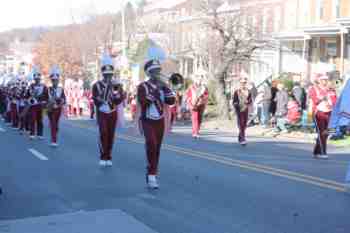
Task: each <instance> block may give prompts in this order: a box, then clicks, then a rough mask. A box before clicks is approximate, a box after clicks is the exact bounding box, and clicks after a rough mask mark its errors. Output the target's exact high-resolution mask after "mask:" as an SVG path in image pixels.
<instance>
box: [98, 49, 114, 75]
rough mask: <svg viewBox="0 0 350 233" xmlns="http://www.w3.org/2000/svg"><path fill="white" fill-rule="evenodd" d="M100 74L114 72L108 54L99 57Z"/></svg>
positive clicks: (111, 60)
mask: <svg viewBox="0 0 350 233" xmlns="http://www.w3.org/2000/svg"><path fill="white" fill-rule="evenodd" d="M101 72H102V74H114V65H113V59H112V57H111V56H110V55H109V54H106V53H105V54H103V55H102V58H101Z"/></svg>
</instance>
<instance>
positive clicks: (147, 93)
mask: <svg viewBox="0 0 350 233" xmlns="http://www.w3.org/2000/svg"><path fill="white" fill-rule="evenodd" d="M137 99H138V102H139V104H140V108H141V109H140V110H141V116H140V121H141V127H142V130H143V133H144V136H145V139H146V154H147V162H148V165H147V175H157V173H158V164H159V156H160V149H161V145H162V141H163V136H164V129H165V119H164V104H167V105H173V104H175V95H174V93H173V92H172V90H170V89H169V88H168V87H165V86H164V87H162V88H159V87H157V86H156V85H155V84H153V83H151V82H150V81H147V82H143V83H141V84H140V85H139V86H138V90H137Z"/></svg>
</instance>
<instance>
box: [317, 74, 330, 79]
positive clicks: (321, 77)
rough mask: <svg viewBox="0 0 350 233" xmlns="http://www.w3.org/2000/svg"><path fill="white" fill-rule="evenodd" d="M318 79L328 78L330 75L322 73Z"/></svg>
mask: <svg viewBox="0 0 350 233" xmlns="http://www.w3.org/2000/svg"><path fill="white" fill-rule="evenodd" d="M318 79H319V80H328V79H329V77H328V75H326V74H322V75H320V76H319V77H318Z"/></svg>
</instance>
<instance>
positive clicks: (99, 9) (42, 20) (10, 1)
mask: <svg viewBox="0 0 350 233" xmlns="http://www.w3.org/2000/svg"><path fill="white" fill-rule="evenodd" d="M122 1H123V0H1V14H0V31H5V30H9V29H13V28H25V27H32V26H48V25H61V24H68V23H72V21H73V19H74V21H75V22H79V21H80V20H81V19H83V17H84V15H88V14H91V13H106V12H109V13H113V12H116V11H118V10H119V9H120V5H121V2H122Z"/></svg>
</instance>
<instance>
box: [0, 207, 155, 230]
mask: <svg viewBox="0 0 350 233" xmlns="http://www.w3.org/2000/svg"><path fill="white" fill-rule="evenodd" d="M0 232H7V233H39V232H40V233H41V232H42V233H141V232H142V233H156V232H155V231H153V230H152V229H150V228H148V227H147V226H145V225H144V224H143V223H141V222H139V221H137V220H136V219H135V218H133V217H132V216H130V215H128V214H126V213H124V212H123V211H121V210H99V211H94V212H85V211H81V212H76V213H69V214H62V215H52V216H44V217H36V218H27V219H19V220H11V221H0Z"/></svg>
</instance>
